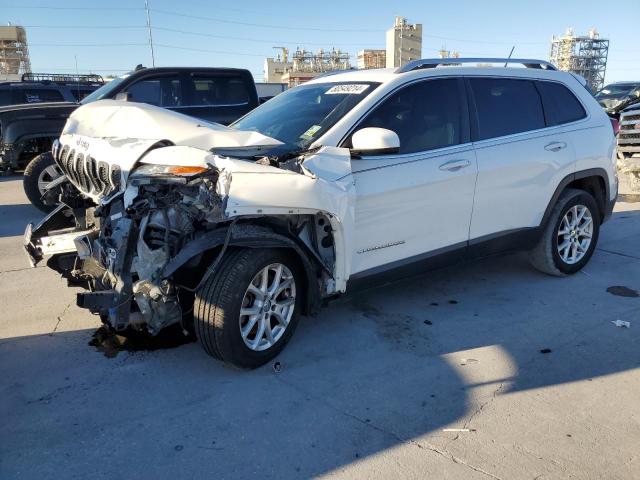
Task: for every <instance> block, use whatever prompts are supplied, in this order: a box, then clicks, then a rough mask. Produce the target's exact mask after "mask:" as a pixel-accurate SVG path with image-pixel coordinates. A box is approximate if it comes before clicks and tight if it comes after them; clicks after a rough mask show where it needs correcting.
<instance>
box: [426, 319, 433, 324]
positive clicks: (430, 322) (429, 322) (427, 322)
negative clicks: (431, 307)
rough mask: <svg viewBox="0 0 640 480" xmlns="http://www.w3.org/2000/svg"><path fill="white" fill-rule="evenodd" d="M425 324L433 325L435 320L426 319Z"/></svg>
mask: <svg viewBox="0 0 640 480" xmlns="http://www.w3.org/2000/svg"><path fill="white" fill-rule="evenodd" d="M424 324H425V325H433V322H432V321H431V320H425V321H424Z"/></svg>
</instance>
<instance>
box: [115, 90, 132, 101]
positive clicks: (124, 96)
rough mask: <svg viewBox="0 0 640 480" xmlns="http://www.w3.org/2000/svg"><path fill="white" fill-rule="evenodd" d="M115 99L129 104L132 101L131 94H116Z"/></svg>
mask: <svg viewBox="0 0 640 480" xmlns="http://www.w3.org/2000/svg"><path fill="white" fill-rule="evenodd" d="M115 99H116V100H120V101H121V102H129V101H130V100H131V94H130V93H129V92H120V93H116V98H115Z"/></svg>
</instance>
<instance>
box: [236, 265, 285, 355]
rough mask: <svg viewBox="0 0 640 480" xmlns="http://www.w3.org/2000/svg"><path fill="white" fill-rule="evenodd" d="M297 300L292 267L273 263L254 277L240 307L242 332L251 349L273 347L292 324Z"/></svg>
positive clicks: (257, 349)
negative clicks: (290, 323) (290, 268)
mask: <svg viewBox="0 0 640 480" xmlns="http://www.w3.org/2000/svg"><path fill="white" fill-rule="evenodd" d="M295 304H296V282H295V279H294V278H293V274H292V273H291V270H289V268H288V267H287V266H286V265H283V264H281V263H272V264H271V265H267V266H266V267H264V268H263V269H262V270H260V271H259V272H258V273H256V275H255V276H254V277H253V280H251V283H250V284H249V287H248V288H247V290H246V292H245V293H244V297H243V299H242V305H241V307H240V335H242V340H244V343H245V345H246V346H247V347H249V348H250V349H251V350H255V351H262V350H267V349H268V348H271V347H272V346H273V345H274V344H275V343H276V342H277V341H278V340H280V338H281V337H282V335H283V334H284V332H285V330H286V329H287V327H288V326H289V322H290V321H291V317H292V316H293V311H294V309H295V306H296V305H295Z"/></svg>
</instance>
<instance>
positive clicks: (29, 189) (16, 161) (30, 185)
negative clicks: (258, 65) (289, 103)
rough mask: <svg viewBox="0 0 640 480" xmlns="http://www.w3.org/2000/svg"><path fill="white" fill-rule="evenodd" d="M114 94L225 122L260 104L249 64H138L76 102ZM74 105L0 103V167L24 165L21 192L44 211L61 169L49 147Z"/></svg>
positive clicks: (49, 209)
mask: <svg viewBox="0 0 640 480" xmlns="http://www.w3.org/2000/svg"><path fill="white" fill-rule="evenodd" d="M116 97H118V98H120V99H122V100H128V101H131V102H139V103H147V104H150V105H157V106H159V107H163V108H167V109H170V110H174V111H177V112H180V113H184V114H186V115H192V116H194V117H197V118H199V119H202V120H206V121H211V122H217V123H221V124H224V125H227V124H229V123H231V122H232V121H234V120H236V119H238V118H239V117H241V116H242V115H244V114H245V113H247V112H248V111H250V110H252V109H253V108H255V107H256V106H257V105H258V96H257V93H256V87H255V83H254V81H253V77H252V75H251V73H250V72H249V71H248V70H243V69H235V68H200V67H176V68H173V67H162V68H143V67H141V66H139V67H138V68H136V70H135V71H133V72H129V73H127V74H125V75H122V76H121V77H119V78H116V79H114V80H112V81H110V82H108V83H107V84H105V85H104V86H102V87H101V88H99V89H97V90H95V91H94V92H93V93H92V94H90V95H88V96H87V97H85V98H84V99H82V101H81V102H80V103H81V104H82V105H86V104H89V103H91V102H94V101H96V100H101V99H114V98H116ZM77 107H78V104H77V103H66V104H64V103H59V104H51V103H46V104H39V105H18V106H11V107H0V169H4V170H8V169H11V170H21V169H25V172H24V189H25V193H26V194H27V197H28V198H29V201H31V203H32V204H33V205H35V206H36V207H38V208H39V209H40V210H42V211H44V212H49V211H51V209H52V208H53V206H47V205H46V204H45V203H44V202H43V201H42V196H43V195H44V193H45V190H46V187H47V185H50V183H51V182H52V181H54V180H55V179H57V178H58V177H59V176H60V175H61V173H62V172H61V171H60V170H59V169H58V168H57V167H56V165H55V163H54V162H53V158H52V157H51V155H50V154H49V153H47V152H49V151H50V150H51V144H52V142H53V140H54V139H55V138H57V137H58V136H59V135H60V132H61V131H62V127H63V126H64V122H65V121H66V118H67V117H68V116H69V114H70V113H71V112H73V111H74V110H75V109H76V108H77Z"/></svg>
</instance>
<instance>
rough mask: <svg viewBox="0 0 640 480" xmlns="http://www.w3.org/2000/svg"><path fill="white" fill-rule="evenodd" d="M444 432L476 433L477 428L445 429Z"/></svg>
mask: <svg viewBox="0 0 640 480" xmlns="http://www.w3.org/2000/svg"><path fill="white" fill-rule="evenodd" d="M442 431H443V432H475V431H476V429H475V428H443V429H442Z"/></svg>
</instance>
